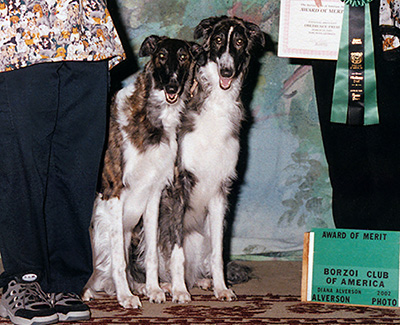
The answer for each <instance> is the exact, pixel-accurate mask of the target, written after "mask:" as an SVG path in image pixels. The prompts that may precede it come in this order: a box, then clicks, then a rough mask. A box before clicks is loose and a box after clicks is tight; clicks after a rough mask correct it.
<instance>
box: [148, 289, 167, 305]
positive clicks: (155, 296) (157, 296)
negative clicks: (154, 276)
mask: <svg viewBox="0 0 400 325" xmlns="http://www.w3.org/2000/svg"><path fill="white" fill-rule="evenodd" d="M146 291H147V297H149V301H150V302H154V303H157V304H161V303H163V302H165V300H166V299H165V293H164V291H162V290H161V289H160V288H153V289H147V290H146Z"/></svg>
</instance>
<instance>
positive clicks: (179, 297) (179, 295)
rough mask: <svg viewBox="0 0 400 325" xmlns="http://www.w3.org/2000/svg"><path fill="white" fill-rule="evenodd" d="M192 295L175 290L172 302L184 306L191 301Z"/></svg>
mask: <svg viewBox="0 0 400 325" xmlns="http://www.w3.org/2000/svg"><path fill="white" fill-rule="evenodd" d="M191 300H192V298H191V297H190V293H189V292H187V291H183V290H175V291H174V292H173V294H172V302H177V303H179V304H183V303H185V302H189V301H191Z"/></svg>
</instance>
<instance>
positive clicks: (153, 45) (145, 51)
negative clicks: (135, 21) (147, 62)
mask: <svg viewBox="0 0 400 325" xmlns="http://www.w3.org/2000/svg"><path fill="white" fill-rule="evenodd" d="M166 38H167V37H166V36H161V37H160V36H157V35H151V36H148V37H146V39H145V40H144V41H143V43H142V45H141V46H140V50H139V56H140V57H143V56H150V55H152V54H153V53H154V52H155V51H156V49H157V44H158V42H160V41H161V40H163V39H166Z"/></svg>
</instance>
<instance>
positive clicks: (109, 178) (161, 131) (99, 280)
mask: <svg viewBox="0 0 400 325" xmlns="http://www.w3.org/2000/svg"><path fill="white" fill-rule="evenodd" d="M198 48H199V46H198V45H196V44H194V43H188V42H185V41H182V40H176V39H169V38H166V37H158V36H149V37H148V38H146V40H145V41H144V42H143V44H142V46H141V49H140V53H139V54H140V56H151V60H150V61H149V62H148V63H147V65H146V67H145V69H144V71H143V72H142V73H140V74H139V76H138V78H137V80H136V82H135V84H133V85H131V86H128V87H126V88H124V89H122V90H121V91H120V92H119V93H118V94H117V96H116V99H115V100H114V102H113V104H112V106H111V118H110V134H109V141H108V148H107V151H106V154H105V162H104V169H103V173H102V190H101V194H100V195H99V196H98V197H97V199H96V202H95V206H94V212H93V219H92V229H91V235H92V245H93V255H94V272H93V275H92V277H91V278H90V280H89V282H88V283H87V285H86V287H85V289H84V293H83V298H84V300H88V299H91V298H95V297H96V294H97V292H100V291H105V292H106V293H107V294H109V295H114V294H116V295H117V299H118V302H119V303H120V305H121V306H123V307H125V308H138V307H140V306H141V303H140V300H139V298H138V297H137V296H135V295H133V294H132V292H131V289H132V285H131V284H132V281H129V275H127V273H126V269H127V259H128V251H129V246H130V244H131V237H132V230H133V228H134V227H135V226H136V225H137V224H138V223H139V221H140V219H141V218H142V219H143V226H144V237H145V238H146V252H145V263H144V264H145V270H146V284H145V286H144V287H142V293H145V294H146V295H147V296H148V297H149V300H150V301H151V302H157V303H160V302H163V301H165V294H164V292H163V291H162V290H161V288H160V286H159V280H158V258H157V256H158V254H157V231H158V216H159V203H160V196H161V192H162V190H163V189H164V188H165V187H166V186H167V184H169V183H170V182H171V181H172V179H173V175H174V164H175V159H176V154H177V140H176V130H177V127H178V125H179V123H180V119H181V112H182V111H183V110H184V100H185V99H186V95H187V93H188V82H187V81H188V80H190V79H191V78H192V70H193V67H194V64H195V60H194V55H193V53H194V52H195V50H196V49H198ZM181 255H182V261H183V251H181ZM182 263H183V262H182ZM182 299H184V298H182Z"/></svg>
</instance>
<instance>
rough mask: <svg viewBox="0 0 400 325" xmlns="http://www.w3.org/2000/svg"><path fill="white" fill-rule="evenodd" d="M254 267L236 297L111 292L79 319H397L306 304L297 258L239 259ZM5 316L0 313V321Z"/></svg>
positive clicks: (394, 313)
mask: <svg viewBox="0 0 400 325" xmlns="http://www.w3.org/2000/svg"><path fill="white" fill-rule="evenodd" d="M244 264H246V265H249V266H251V267H252V268H253V270H254V272H253V274H254V276H253V279H251V280H250V281H249V282H247V283H243V284H240V285H235V286H234V287H233V289H234V291H235V292H236V294H237V295H238V299H237V300H235V301H233V302H221V301H218V300H216V299H215V298H214V296H213V295H212V293H211V292H206V291H202V290H200V289H194V290H192V301H191V302H190V303H187V304H175V303H172V302H171V299H170V298H169V299H168V301H167V302H166V303H164V304H150V303H149V302H148V300H147V299H146V298H144V297H142V303H143V308H141V309H139V310H126V309H123V308H122V307H120V306H119V305H118V302H117V300H116V299H115V298H114V297H105V298H103V299H98V300H94V301H91V302H90V307H91V310H92V316H93V317H92V319H91V320H90V321H88V322H82V324H238V325H240V324H252V325H253V324H287V325H292V324H380V325H383V324H400V309H387V308H386V309H385V308H367V307H354V306H340V305H328V304H326V305H324V304H305V303H302V302H301V301H300V280H301V263H300V262H284V261H268V262H244ZM8 323H9V322H8V321H7V320H5V319H3V318H0V324H8Z"/></svg>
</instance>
